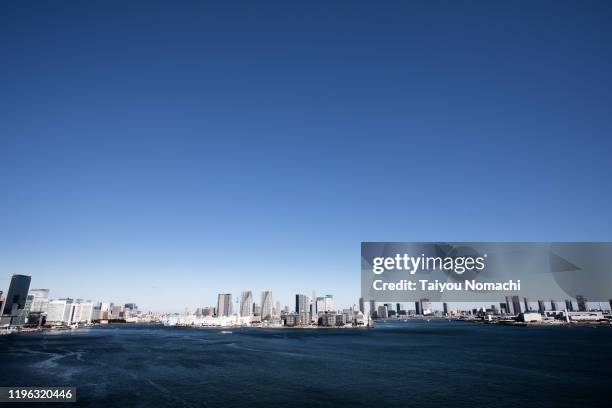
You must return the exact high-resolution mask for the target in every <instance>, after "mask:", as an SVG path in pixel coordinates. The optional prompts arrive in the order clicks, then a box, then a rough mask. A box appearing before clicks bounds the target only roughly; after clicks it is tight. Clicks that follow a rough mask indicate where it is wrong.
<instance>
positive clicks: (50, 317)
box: [47, 298, 73, 324]
mask: <svg viewBox="0 0 612 408" xmlns="http://www.w3.org/2000/svg"><path fill="white" fill-rule="evenodd" d="M72 303H73V300H72V299H69V298H67V299H55V300H51V301H49V304H48V306H47V324H70V318H71V312H72Z"/></svg>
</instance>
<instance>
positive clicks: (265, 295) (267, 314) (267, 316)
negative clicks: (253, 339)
mask: <svg viewBox="0 0 612 408" xmlns="http://www.w3.org/2000/svg"><path fill="white" fill-rule="evenodd" d="M272 304H273V302H272V292H271V291H269V290H266V291H263V292H261V320H262V321H269V320H272V316H273V314H272V312H273V311H272Z"/></svg>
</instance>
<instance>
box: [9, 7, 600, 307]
mask: <svg viewBox="0 0 612 408" xmlns="http://www.w3.org/2000/svg"><path fill="white" fill-rule="evenodd" d="M215 3H217V4H215ZM215 3H213V2H203V1H198V2H189V1H184V2H174V1H165V2H156V1H146V2H143V1H105V2H102V1H82V2H71V1H61V2H59V1H55V2H49V1H40V2H32V1H13V2H8V1H5V2H1V3H0V51H1V53H0V290H1V289H4V290H5V291H6V289H7V286H8V283H9V280H10V276H11V275H12V274H14V273H25V274H30V275H32V286H33V287H46V288H50V289H51V295H52V296H53V297H64V296H70V297H73V298H79V297H82V298H89V299H92V300H104V301H114V302H119V303H125V302H136V303H137V304H138V305H139V306H140V307H141V308H142V309H145V310H148V309H152V310H173V311H174V310H182V309H183V308H184V307H189V308H191V309H193V308H195V307H198V306H203V305H211V304H214V303H215V302H216V294H217V293H218V292H232V293H234V294H238V293H239V292H240V291H241V290H245V289H250V290H253V291H255V298H256V300H258V299H259V292H260V291H261V290H265V289H271V290H272V291H273V292H274V295H275V300H276V299H278V300H280V301H281V302H282V303H283V304H285V303H287V304H290V305H291V304H293V303H291V302H293V299H292V296H293V294H295V293H298V292H301V293H305V294H307V295H309V296H310V294H311V291H312V290H313V289H316V290H317V293H318V294H326V293H331V294H334V295H335V297H336V304H338V305H340V306H342V305H350V304H353V303H356V302H357V299H358V297H359V283H360V279H359V274H360V270H359V268H360V252H359V251H360V242H361V241H447V240H454V241H463V240H472V241H513V240H520V241H524V240H542V241H548V240H555V241H562V240H568V241H581V240H605V241H609V240H612V229H611V227H612V213H611V209H612V191H611V190H612V182H611V181H610V175H612V158H611V157H612V141H611V140H610V139H611V136H612V132H611V131H612V123H611V121H612V101H611V98H612V80H611V78H612V76H611V73H612V56H611V54H612V24H611V23H610V21H611V19H612V3H611V2H608V1H589V2H581V1H571V2H566V1H538V2H532V1H513V2H491V1H449V2H439V1H419V2H416V1H414V2H408V1H389V2H384V4H381V3H380V2H378V3H377V2H371V1H368V2H361V1H346V2H333V1H332V2H330V1H321V2H316V1H315V2H286V1H279V2H253V1H245V2H221V3H222V5H220V4H219V3H218V2H215Z"/></svg>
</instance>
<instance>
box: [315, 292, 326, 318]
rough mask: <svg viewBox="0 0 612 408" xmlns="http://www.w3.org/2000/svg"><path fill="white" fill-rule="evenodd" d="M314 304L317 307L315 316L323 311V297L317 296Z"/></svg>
mask: <svg viewBox="0 0 612 408" xmlns="http://www.w3.org/2000/svg"><path fill="white" fill-rule="evenodd" d="M315 304H316V306H317V310H316V313H317V315H318V314H319V313H321V312H324V311H325V298H324V297H321V296H319V297H318V298H317V301H316V302H315Z"/></svg>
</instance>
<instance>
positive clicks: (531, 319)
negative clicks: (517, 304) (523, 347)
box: [518, 312, 542, 323]
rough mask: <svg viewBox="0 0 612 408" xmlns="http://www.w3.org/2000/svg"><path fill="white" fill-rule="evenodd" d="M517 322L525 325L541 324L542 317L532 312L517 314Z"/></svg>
mask: <svg viewBox="0 0 612 408" xmlns="http://www.w3.org/2000/svg"><path fill="white" fill-rule="evenodd" d="M518 321H519V322H525V323H535V322H541V321H542V315H541V314H539V313H533V312H524V313H519V315H518Z"/></svg>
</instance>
